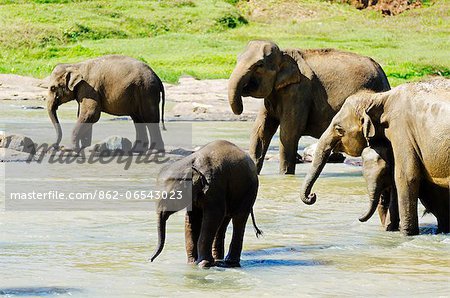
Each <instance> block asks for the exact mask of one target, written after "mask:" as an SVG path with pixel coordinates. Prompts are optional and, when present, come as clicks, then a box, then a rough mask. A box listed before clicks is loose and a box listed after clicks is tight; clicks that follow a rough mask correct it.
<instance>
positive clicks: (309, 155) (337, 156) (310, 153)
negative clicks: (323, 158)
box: [302, 143, 345, 163]
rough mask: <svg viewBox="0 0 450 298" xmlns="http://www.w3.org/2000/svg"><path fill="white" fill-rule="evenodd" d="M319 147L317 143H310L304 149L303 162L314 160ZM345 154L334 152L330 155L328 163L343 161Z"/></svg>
mask: <svg viewBox="0 0 450 298" xmlns="http://www.w3.org/2000/svg"><path fill="white" fill-rule="evenodd" d="M316 149H317V143H314V144H312V145H309V146H308V147H306V148H305V149H304V150H303V155H302V158H303V162H312V161H313V158H314V153H315V152H316ZM344 160H345V156H344V155H343V154H342V153H338V152H332V153H331V155H330V157H328V160H327V163H343V162H344Z"/></svg>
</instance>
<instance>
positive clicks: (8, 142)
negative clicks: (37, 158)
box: [0, 134, 36, 153]
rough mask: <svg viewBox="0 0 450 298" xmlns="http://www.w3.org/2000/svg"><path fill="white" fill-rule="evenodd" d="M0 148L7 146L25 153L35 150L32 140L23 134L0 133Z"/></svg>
mask: <svg viewBox="0 0 450 298" xmlns="http://www.w3.org/2000/svg"><path fill="white" fill-rule="evenodd" d="M0 148H8V149H11V150H16V151H20V152H26V153H34V152H36V145H35V144H34V142H33V140H32V139H30V138H29V137H26V136H23V135H14V134H13V135H1V134H0Z"/></svg>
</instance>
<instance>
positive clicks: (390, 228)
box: [384, 223, 399, 232]
mask: <svg viewBox="0 0 450 298" xmlns="http://www.w3.org/2000/svg"><path fill="white" fill-rule="evenodd" d="M384 230H385V231H387V232H397V231H398V230H399V228H398V224H393V223H390V224H387V225H386V226H385V227H384Z"/></svg>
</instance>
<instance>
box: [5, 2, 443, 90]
mask: <svg viewBox="0 0 450 298" xmlns="http://www.w3.org/2000/svg"><path fill="white" fill-rule="evenodd" d="M298 2H300V1H294V0H277V1H275V0H268V1H262V0H252V1H249V2H247V1H233V0H228V1H225V0H195V1H189V0H165V1H123V0H120V1H119V0H112V1H95V0H93V1H76V0H73V1H70V0H33V1H25V0H22V1H8V0H0V72H2V73H17V74H22V75H31V76H36V77H45V76H47V75H48V74H49V73H50V72H51V70H52V68H53V67H54V65H55V64H56V63H59V62H71V61H73V62H74V61H81V60H83V59H86V58H89V57H95V56H99V55H103V54H109V53H120V54H125V55H130V56H133V57H136V58H139V59H142V60H144V61H146V62H147V63H148V64H149V65H150V66H152V68H154V69H155V71H156V72H157V73H158V74H159V75H160V76H161V78H162V79H163V80H165V81H168V82H176V81H177V80H178V78H179V77H180V76H181V75H183V74H189V75H192V76H194V77H197V78H200V79H204V78H226V77H228V76H229V74H230V73H231V70H232V69H233V67H234V64H235V61H236V56H237V54H238V53H239V52H240V51H242V49H243V48H244V47H245V44H246V43H247V41H248V40H251V39H271V40H273V41H275V42H277V43H278V44H279V45H280V46H281V47H304V48H308V47H334V48H340V49H344V50H350V51H353V52H357V53H361V54H364V55H368V56H371V57H373V58H374V59H376V60H377V61H378V62H380V63H381V64H382V66H383V68H384V69H385V71H386V73H387V74H388V76H389V79H390V81H391V83H392V84H393V85H397V84H399V83H402V82H405V81H411V80H417V79H420V78H422V77H424V76H427V75H443V76H447V77H449V76H450V65H449V64H450V62H449V56H450V55H449V54H450V53H449V49H450V41H449V38H448V37H449V36H450V18H449V15H450V11H449V8H450V2H449V1H448V0H444V1H436V2H435V3H432V4H431V5H429V6H428V7H425V8H421V9H415V10H411V11H407V12H405V13H403V14H400V15H398V16H395V17H383V16H382V15H381V14H379V13H377V12H374V11H367V10H366V11H358V10H356V9H354V8H353V7H351V6H348V5H345V4H336V3H334V4H333V3H330V2H327V1H319V0H305V1H301V4H299V3H298Z"/></svg>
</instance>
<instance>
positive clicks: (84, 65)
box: [47, 55, 165, 150]
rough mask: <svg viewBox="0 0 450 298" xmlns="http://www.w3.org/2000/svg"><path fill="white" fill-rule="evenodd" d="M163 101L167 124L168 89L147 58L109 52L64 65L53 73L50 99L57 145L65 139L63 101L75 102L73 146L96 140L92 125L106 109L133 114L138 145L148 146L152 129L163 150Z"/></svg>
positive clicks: (111, 111)
mask: <svg viewBox="0 0 450 298" xmlns="http://www.w3.org/2000/svg"><path fill="white" fill-rule="evenodd" d="M160 94H161V96H160ZM161 99H162V106H161V121H162V123H163V127H164V101H165V98H164V87H163V84H162V82H161V80H160V79H159V77H158V76H157V75H156V74H155V72H154V71H153V70H152V69H151V68H150V67H149V66H148V65H147V64H145V63H143V62H142V61H139V60H136V59H133V58H130V57H126V56H121V55H107V56H103V57H99V58H95V59H90V60H86V61H84V62H80V63H76V64H59V65H57V66H56V67H55V68H54V70H53V72H52V74H51V76H50V83H49V87H48V97H47V109H48V114H49V116H50V120H51V121H52V123H53V125H54V126H55V129H56V133H57V140H56V144H55V145H56V146H59V143H60V142H61V138H62V131H61V125H60V123H59V120H58V116H57V113H56V111H57V110H58V107H59V106H60V105H61V104H63V103H66V102H68V101H71V100H76V101H77V102H78V120H77V123H76V125H75V128H74V130H73V133H72V138H71V143H72V146H73V148H74V149H78V148H79V147H80V143H81V147H87V146H89V145H90V144H91V139H92V124H93V123H95V122H97V121H98V120H99V118H100V113H101V112H105V113H108V114H111V115H116V116H131V118H132V119H133V122H134V125H135V128H136V143H135V146H134V149H136V150H138V149H139V150H141V149H142V150H145V149H146V147H148V142H149V141H148V137H147V129H148V132H149V134H150V138H151V141H152V143H153V144H152V148H155V149H158V150H164V142H163V140H162V137H161V132H160V129H159V125H158V123H159V120H160V112H159V102H160V100H161ZM152 123H155V124H152Z"/></svg>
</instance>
